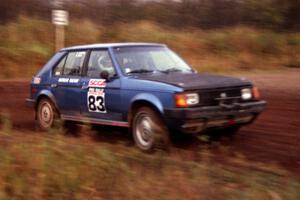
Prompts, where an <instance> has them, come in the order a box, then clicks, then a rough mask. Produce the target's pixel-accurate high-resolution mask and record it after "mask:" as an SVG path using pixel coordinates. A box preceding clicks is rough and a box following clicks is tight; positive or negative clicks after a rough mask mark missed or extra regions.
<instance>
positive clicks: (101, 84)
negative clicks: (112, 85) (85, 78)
mask: <svg viewBox="0 0 300 200" xmlns="http://www.w3.org/2000/svg"><path fill="white" fill-rule="evenodd" d="M89 87H92V88H105V87H106V80H105V79H91V80H90V81H89Z"/></svg>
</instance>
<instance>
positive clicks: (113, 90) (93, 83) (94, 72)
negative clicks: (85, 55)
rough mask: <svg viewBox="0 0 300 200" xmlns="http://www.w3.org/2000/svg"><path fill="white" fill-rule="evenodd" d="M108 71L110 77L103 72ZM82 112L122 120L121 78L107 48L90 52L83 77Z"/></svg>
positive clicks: (89, 116)
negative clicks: (103, 75) (104, 75)
mask: <svg viewBox="0 0 300 200" xmlns="http://www.w3.org/2000/svg"><path fill="white" fill-rule="evenodd" d="M103 72H105V73H106V74H107V73H108V77H105V78H104V77H101V74H103ZM81 82H82V91H81V100H82V104H81V114H82V115H83V116H84V117H88V118H93V119H99V120H111V121H121V120H122V114H121V111H120V105H119V104H120V98H121V97H120V86H121V82H120V79H119V78H118V77H117V76H116V71H115V68H114V66H113V64H112V61H111V58H110V55H109V52H108V51H107V50H93V51H91V53H90V57H89V61H88V65H87V69H86V75H85V77H83V78H82V80H81Z"/></svg>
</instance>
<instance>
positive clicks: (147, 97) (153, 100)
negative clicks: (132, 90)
mask: <svg viewBox="0 0 300 200" xmlns="http://www.w3.org/2000/svg"><path fill="white" fill-rule="evenodd" d="M138 101H145V102H148V103H150V104H152V105H153V106H154V107H155V108H156V109H157V110H158V111H159V112H160V113H161V114H163V112H164V109H163V105H162V103H161V101H160V100H159V98H158V97H156V96H155V95H153V94H149V93H140V94H138V95H136V96H135V97H134V98H133V99H132V100H131V102H130V105H131V107H132V105H134V103H135V102H138Z"/></svg>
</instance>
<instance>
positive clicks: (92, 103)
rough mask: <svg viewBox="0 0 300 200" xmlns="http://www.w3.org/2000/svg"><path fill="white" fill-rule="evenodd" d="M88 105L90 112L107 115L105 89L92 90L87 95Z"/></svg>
mask: <svg viewBox="0 0 300 200" xmlns="http://www.w3.org/2000/svg"><path fill="white" fill-rule="evenodd" d="M87 103H88V110H89V112H97V113H106V108H105V93H104V90H103V89H99V88H90V89H89V91H88V94H87Z"/></svg>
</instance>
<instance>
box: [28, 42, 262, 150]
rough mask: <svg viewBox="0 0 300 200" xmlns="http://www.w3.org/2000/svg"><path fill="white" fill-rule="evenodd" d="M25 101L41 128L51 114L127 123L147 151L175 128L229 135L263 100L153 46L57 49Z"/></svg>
mask: <svg viewBox="0 0 300 200" xmlns="http://www.w3.org/2000/svg"><path fill="white" fill-rule="evenodd" d="M26 101H27V104H28V105H30V106H32V107H33V108H34V109H35V111H36V119H37V121H38V123H39V125H40V127H41V128H42V129H46V130H47V129H50V128H51V127H53V125H54V124H55V122H56V121H57V119H61V120H65V121H73V122H83V123H91V124H101V125H112V126H122V127H128V128H129V130H130V131H131V132H132V134H133V138H134V140H135V143H136V145H137V146H138V147H139V148H140V149H142V150H145V151H147V150H151V149H153V147H155V146H156V145H157V144H158V143H163V144H165V145H167V144H168V142H169V134H172V132H173V130H176V131H177V132H178V130H179V131H180V132H182V133H192V134H194V133H200V132H202V131H204V130H208V129H213V128H223V129H224V131H226V132H230V133H234V132H236V131H237V130H238V129H239V128H240V127H241V126H243V125H246V124H249V123H251V122H253V121H254V120H255V119H256V117H257V116H258V115H259V114H260V113H261V112H262V111H263V110H264V107H265V104H266V102H265V101H262V100H260V96H259V92H258V89H257V88H256V87H254V86H253V84H252V83H251V82H249V81H247V80H244V79H239V78H232V77H225V76H216V75H208V74H202V73H198V72H197V71H195V70H194V69H192V68H191V67H190V66H189V65H188V64H187V63H186V62H185V61H184V60H182V59H181V58H180V57H179V56H178V55H176V53H174V52H173V51H172V50H170V49H169V48H168V47H167V46H166V45H164V44H155V43H112V44H93V45H84V46H74V47H69V48H64V49H61V50H60V51H59V52H57V53H56V54H55V55H54V56H53V57H52V58H51V59H50V60H49V62H48V63H47V64H46V65H45V66H44V67H43V68H42V69H41V70H40V72H39V73H38V74H37V75H36V76H34V77H33V79H32V82H31V88H30V98H29V99H27V100H26Z"/></svg>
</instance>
